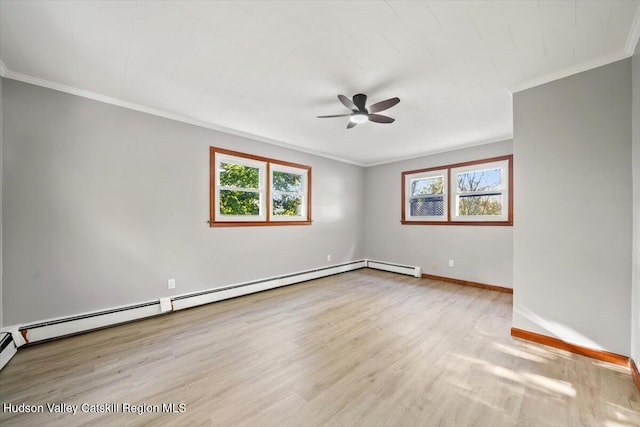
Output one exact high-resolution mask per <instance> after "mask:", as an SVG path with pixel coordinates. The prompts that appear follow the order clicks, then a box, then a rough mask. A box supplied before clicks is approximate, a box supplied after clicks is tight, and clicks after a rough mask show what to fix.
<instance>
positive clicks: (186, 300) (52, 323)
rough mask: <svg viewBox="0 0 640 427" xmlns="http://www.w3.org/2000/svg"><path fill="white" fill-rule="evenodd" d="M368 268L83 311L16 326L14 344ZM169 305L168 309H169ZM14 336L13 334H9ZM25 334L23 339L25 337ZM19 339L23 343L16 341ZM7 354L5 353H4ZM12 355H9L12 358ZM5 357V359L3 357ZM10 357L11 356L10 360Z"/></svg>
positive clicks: (308, 273) (350, 266) (343, 267)
mask: <svg viewBox="0 0 640 427" xmlns="http://www.w3.org/2000/svg"><path fill="white" fill-rule="evenodd" d="M365 267H366V261H365V260H359V261H352V262H347V263H343V264H336V265H332V266H327V267H320V268H315V269H311V270H305V271H301V272H298V273H291V274H286V275H282V276H277V277H271V278H267V279H262V280H255V281H252V282H246V283H239V284H235V285H230V286H225V287H221V288H215V289H209V290H206V291H200V292H196V293H193V294H184V295H179V296H175V297H172V298H170V301H169V302H170V305H167V302H168V301H166V300H167V299H169V298H162V299H161V300H165V301H161V300H155V301H149V302H144V303H140V304H135V305H128V306H124V307H118V308H114V309H109V310H102V311H97V312H92V313H86V314H81V315H77V316H72V317H64V318H59V319H53V320H47V321H43V322H38V323H33V324H29V325H22V326H20V327H13V329H15V334H16V336H14V337H13V344H12V346H14V347H20V346H21V345H22V344H24V343H25V342H26V343H27V344H30V343H37V342H43V341H48V340H51V339H54V338H60V337H64V336H68V335H75V334H79V333H83V332H88V331H92V330H95V329H100V328H105V327H109V326H113V325H118V324H122V323H128V322H132V321H134V320H139V319H143V318H147V317H152V316H157V315H161V314H165V313H167V312H171V311H177V310H182V309H185V308H189V307H195V306H198V305H202V304H208V303H211V302H215V301H221V300H225V299H229V298H234V297H238V296H241V295H247V294H251V293H255V292H260V291H264V290H268V289H273V288H277V287H281V286H287V285H292V284H294V283H300V282H305V281H308V280H313V279H318V278H320V277H325V276H331V275H334V274H338V273H344V272H347V271H352V270H358V269H361V268H365ZM167 307H168V308H167ZM9 336H11V333H9ZM23 337H24V341H23V340H22V338H23ZM16 339H19V340H20V342H16ZM3 357H4V356H3ZM10 358H11V357H9V359H10ZM2 360H4V359H2ZM7 360H8V359H7Z"/></svg>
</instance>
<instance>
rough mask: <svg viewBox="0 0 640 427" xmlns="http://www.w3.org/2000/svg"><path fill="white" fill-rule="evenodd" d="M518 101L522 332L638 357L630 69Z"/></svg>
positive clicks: (546, 88) (517, 311)
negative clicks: (634, 352)
mask: <svg viewBox="0 0 640 427" xmlns="http://www.w3.org/2000/svg"><path fill="white" fill-rule="evenodd" d="M513 101H514V156H515V158H516V159H517V161H516V168H517V169H516V173H515V188H516V190H517V194H516V197H515V212H516V215H517V219H516V221H515V225H514V314H513V325H514V326H515V327H517V328H521V329H525V330H529V331H533V332H537V333H541V334H545V335H549V336H554V337H557V338H560V339H562V340H565V341H567V342H571V343H575V344H578V345H582V346H586V347H590V348H596V349H604V350H607V351H611V352H614V353H618V354H622V355H629V351H630V346H629V336H630V333H631V331H630V324H631V310H630V309H631V307H630V306H631V304H630V302H629V299H630V295H631V247H632V245H631V234H632V233H631V232H632V222H631V221H632V219H631V213H632V185H631V61H630V60H629V59H627V60H623V61H619V62H615V63H612V64H609V65H606V66H604V67H600V68H596V69H593V70H590V71H586V72H583V73H580V74H577V75H574V76H571V77H567V78H564V79H561V80H557V81H554V82H551V83H548V84H545V85H542V86H538V87H535V88H532V89H529V90H525V91H523V92H519V93H516V94H514V99H513Z"/></svg>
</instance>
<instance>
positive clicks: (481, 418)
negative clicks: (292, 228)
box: [0, 269, 640, 427]
mask: <svg viewBox="0 0 640 427" xmlns="http://www.w3.org/2000/svg"><path fill="white" fill-rule="evenodd" d="M511 309H512V295H510V294H505V293H499V292H493V291H488V290H484V289H478V288H470V287H464V286H459V285H456V284H449V283H444V282H438V281H435V280H430V279H417V278H413V277H409V276H401V275H396V274H392V273H386V272H381V271H375V270H367V269H363V270H358V271H354V272H350V273H345V274H340V275H335V276H331V277H327V278H323V279H319V280H315V281H310V282H306V283H302V284H298V285H295V286H290V287H286V288H279V289H274V290H270V291H266V292H262V293H259V294H253V295H248V296H244V297H241V298H236V299H232V300H227V301H221V302H218V303H215V304H210V305H207V306H202V307H196V308H193V309H190V310H185V311H181V312H177V313H172V314H169V315H166V316H161V317H157V318H152V319H146V320H142V321H139V322H135V323H130V324H126V325H122V326H118V327H114V328H109V329H105V330H101V331H96V332H92V333H89V334H84V335H80V336H75V337H70V338H66V339H62V340H58V341H52V342H49V343H46V344H41V345H36V346H32V347H28V348H24V349H21V350H20V351H19V352H18V354H17V355H16V356H15V357H14V358H13V359H12V360H11V361H10V362H9V364H8V365H7V366H6V367H5V368H4V369H3V370H2V371H1V372H0V403H12V404H14V405H17V404H21V403H28V404H32V405H38V404H43V405H46V404H47V403H65V404H69V405H80V404H82V403H88V404H110V403H117V404H118V405H120V406H119V411H118V412H117V413H77V414H76V415H68V414H57V413H48V412H47V408H46V406H45V408H44V409H45V410H44V413H36V414H15V413H7V412H2V411H0V424H2V425H12V426H13V425H15V426H31V425H61V426H81V425H87V426H96V425H100V426H102V425H107V426H110V425H113V426H138V425H153V426H172V425H194V426H242V425H247V426H255V425H260V426H283V425H284V426H299V425H304V426H318V427H320V426H396V425H397V426H413V425H429V426H488V427H494V426H536V427H538V426H601V425H603V426H604V425H607V426H623V427H630V426H640V395H639V393H638V391H637V389H636V388H635V386H634V385H633V382H632V380H631V375H630V373H629V372H628V371H626V370H625V369H624V368H622V367H619V366H615V365H611V364H608V363H603V362H599V361H596V360H593V359H588V358H586V357H583V356H579V355H575V354H571V353H567V352H565V351H562V350H558V349H554V348H549V347H545V346H542V345H538V344H535V343H531V342H526V341H522V340H518V339H514V338H512V337H511V336H510V328H511ZM126 403H128V404H142V403H145V404H147V405H159V407H160V409H161V405H162V404H163V403H165V404H166V403H175V404H179V403H184V404H185V405H186V411H185V412H183V413H179V412H178V413H169V414H167V413H162V411H161V410H160V411H158V412H152V413H144V414H141V415H138V414H137V413H135V412H133V413H131V412H129V413H127V412H124V411H123V408H122V405H124V404H126ZM152 407H153V406H152Z"/></svg>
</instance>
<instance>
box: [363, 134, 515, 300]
mask: <svg viewBox="0 0 640 427" xmlns="http://www.w3.org/2000/svg"><path fill="white" fill-rule="evenodd" d="M390 143H391V142H390ZM512 149H513V144H512V142H511V141H503V142H499V143H494V144H487V145H482V146H477V147H472V148H467V149H463V150H456V151H450V152H447V153H441V154H436V155H432V156H427V157H421V158H416V159H411V160H405V161H401V162H395V163H389V164H385V165H380V166H373V167H369V168H367V169H366V171H365V206H366V208H365V212H366V215H365V253H366V257H367V258H370V259H379V260H384V261H395V262H398V263H404V264H410V265H418V266H421V267H422V270H423V273H427V274H434V275H437V276H445V277H450V278H455V279H462V280H469V281H473V282H480V283H485V284H491V285H497V286H503V287H508V288H510V287H512V276H513V274H512V265H513V257H512V252H513V247H512V244H513V232H512V227H509V226H459V225H402V224H401V223H400V215H401V206H400V205H401V197H402V195H401V192H402V190H401V173H402V172H403V171H408V170H415V169H422V168H429V167H434V166H442V165H447V164H452V163H460V162H465V161H470V160H480V159H485V158H490V157H496V156H501V155H506V154H511V153H512ZM514 167H515V168H516V170H517V167H518V160H517V159H515V160H514ZM518 192H519V190H518V188H517V187H515V194H516V196H515V197H518V196H517V194H518ZM515 218H516V221H517V218H518V212H517V210H516V211H515ZM449 259H453V260H454V262H455V267H453V268H451V267H448V261H449ZM433 263H436V264H437V269H436V270H433V269H432V265H433Z"/></svg>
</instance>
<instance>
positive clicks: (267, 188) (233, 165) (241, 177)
mask: <svg viewBox="0 0 640 427" xmlns="http://www.w3.org/2000/svg"><path fill="white" fill-rule="evenodd" d="M210 156H211V182H210V191H211V206H210V219H209V223H210V225H211V226H212V227H215V226H247V225H308V224H311V185H310V184H311V167H309V166H305V165H298V164H295V163H289V162H284V161H281V160H275V159H268V158H265V157H258V156H252V155H249V154H244V153H238V152H235V151H230V150H224V149H220V148H216V147H211V152H210Z"/></svg>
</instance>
